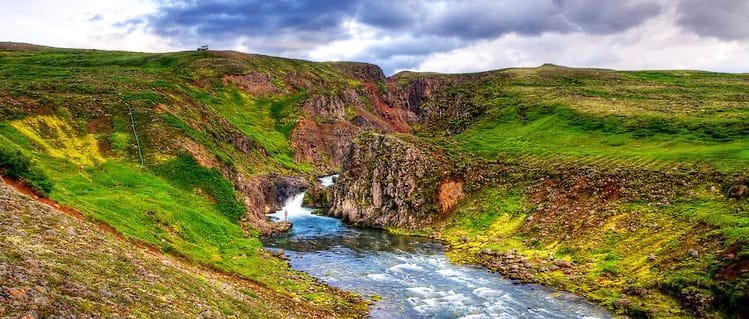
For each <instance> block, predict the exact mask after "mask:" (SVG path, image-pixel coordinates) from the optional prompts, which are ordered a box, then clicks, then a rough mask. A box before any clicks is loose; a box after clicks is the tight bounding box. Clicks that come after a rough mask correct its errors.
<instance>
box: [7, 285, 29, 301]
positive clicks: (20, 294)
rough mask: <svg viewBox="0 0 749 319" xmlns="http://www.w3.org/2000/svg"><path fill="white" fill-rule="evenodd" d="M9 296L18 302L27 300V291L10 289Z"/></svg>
mask: <svg viewBox="0 0 749 319" xmlns="http://www.w3.org/2000/svg"><path fill="white" fill-rule="evenodd" d="M8 294H9V295H10V297H11V298H13V299H16V300H20V299H26V289H23V288H10V289H8Z"/></svg>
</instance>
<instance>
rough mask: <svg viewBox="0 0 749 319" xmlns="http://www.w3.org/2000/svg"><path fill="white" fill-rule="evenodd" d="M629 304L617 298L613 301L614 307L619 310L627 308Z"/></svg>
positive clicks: (626, 300) (623, 299)
mask: <svg viewBox="0 0 749 319" xmlns="http://www.w3.org/2000/svg"><path fill="white" fill-rule="evenodd" d="M630 304H632V302H631V301H629V299H626V298H619V299H617V300H616V301H614V307H616V308H619V309H626V308H629V305H630Z"/></svg>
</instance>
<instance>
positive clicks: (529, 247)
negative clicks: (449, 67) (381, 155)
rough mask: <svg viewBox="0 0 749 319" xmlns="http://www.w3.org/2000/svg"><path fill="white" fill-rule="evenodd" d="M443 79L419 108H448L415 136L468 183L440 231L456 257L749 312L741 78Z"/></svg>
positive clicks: (568, 285) (667, 301)
mask: <svg viewBox="0 0 749 319" xmlns="http://www.w3.org/2000/svg"><path fill="white" fill-rule="evenodd" d="M406 76H407V77H419V76H425V77H450V76H447V75H418V74H407V75H406ZM452 77H458V78H460V80H459V83H458V84H457V85H455V86H452V87H450V88H448V89H447V90H446V92H445V93H444V94H443V95H442V96H435V98H434V99H432V100H431V101H429V102H427V103H426V104H425V107H426V108H432V109H435V108H436V109H440V107H441V108H443V110H442V112H445V113H450V112H452V113H454V114H457V116H453V117H448V118H443V119H441V120H442V122H436V123H437V125H436V126H435V127H436V128H438V130H434V129H430V128H429V127H425V128H423V129H422V130H421V132H419V135H420V136H422V137H423V138H425V139H428V140H432V141H434V142H435V143H436V144H438V145H441V146H442V147H444V148H445V149H446V150H447V151H448V152H449V153H451V154H452V155H451V156H452V159H453V161H454V162H455V165H456V167H457V169H456V173H455V174H456V175H458V176H463V177H464V179H465V180H466V199H464V200H463V201H462V202H461V204H459V205H458V208H457V209H456V210H455V212H454V213H453V214H452V215H450V216H449V217H447V218H446V219H445V220H444V221H443V222H442V223H441V224H440V225H439V226H440V227H438V231H437V233H436V235H437V236H440V237H441V238H442V239H444V240H445V241H446V242H447V244H448V245H449V247H450V249H451V252H450V255H451V257H452V258H453V260H455V261H458V262H471V263H482V264H484V265H486V266H488V267H489V268H491V269H494V270H497V271H499V272H501V273H503V274H504V275H505V276H508V277H511V278H515V279H518V280H522V281H533V282H541V283H545V284H549V285H552V286H556V287H559V288H562V289H565V290H569V291H573V292H577V293H581V294H583V295H585V296H587V297H589V298H591V299H592V300H595V301H597V302H599V303H601V304H603V305H605V306H607V307H608V308H610V309H612V310H615V311H617V312H618V313H621V314H628V315H630V316H635V317H659V318H660V317H693V316H697V317H711V318H713V317H714V318H720V317H731V318H736V317H743V316H747V315H749V310H748V309H747V308H746V304H747V302H749V288H748V287H749V203H748V202H747V196H748V195H749V191H748V190H749V175H747V172H749V76H747V75H743V74H717V73H710V72H696V71H652V72H651V71H647V72H620V71H611V70H596V69H570V68H564V67H557V66H552V65H545V66H542V67H539V68H532V69H508V70H500V71H493V72H487V73H482V74H473V75H457V76H452ZM455 98H458V99H460V100H461V101H462V103H461V104H460V105H455V104H454V103H453V104H450V103H448V102H447V101H449V100H450V99H455ZM451 108H452V109H451ZM456 110H457V111H456ZM467 110H470V111H467ZM444 128H448V130H444ZM445 132H447V133H445Z"/></svg>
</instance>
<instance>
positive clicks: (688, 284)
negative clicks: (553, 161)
mask: <svg viewBox="0 0 749 319" xmlns="http://www.w3.org/2000/svg"><path fill="white" fill-rule="evenodd" d="M710 186H711V185H707V186H706V185H699V186H698V187H695V188H694V189H693V191H692V192H691V194H689V195H687V196H684V197H682V198H680V199H679V201H678V202H677V203H674V204H669V205H649V204H645V203H642V202H637V201H633V202H619V203H617V204H615V205H613V206H609V208H608V209H607V213H602V214H598V213H596V214H592V215H591V214H583V215H582V216H581V215H580V214H576V213H573V212H571V211H566V212H565V213H564V214H567V216H568V217H566V219H564V218H563V219H561V220H555V219H553V218H552V217H550V216H548V215H545V214H544V212H543V211H541V210H542V209H543V208H541V207H542V206H543V205H553V203H549V202H544V201H542V202H538V201H535V202H534V201H533V200H531V194H528V193H525V192H523V190H522V189H521V188H518V187H517V186H506V187H499V188H494V187H492V188H486V189H484V190H482V191H480V192H477V193H475V194H472V195H470V196H469V197H468V198H467V199H466V200H464V201H463V203H462V205H461V206H460V208H459V209H458V210H457V211H456V212H455V213H454V214H453V215H452V216H451V217H450V218H449V219H448V220H446V221H445V222H444V224H443V225H442V228H441V230H440V231H441V236H442V239H443V240H444V241H445V242H446V244H447V245H448V246H449V249H450V251H449V252H448V256H449V257H450V258H451V260H453V261H455V262H459V263H484V264H486V265H488V266H489V267H490V268H492V265H495V264H493V261H492V260H493V259H496V258H495V257H491V254H495V253H500V254H504V253H508V252H510V251H512V253H515V252H516V253H517V255H519V256H522V257H524V258H526V259H527V260H529V261H530V266H527V267H528V271H529V273H530V274H531V275H530V276H529V277H527V278H526V277H522V276H520V277H518V278H517V279H519V280H523V281H532V282H539V283H543V284H546V285H551V286H555V287H558V288H561V289H564V290H567V291H572V292H575V293H580V294H582V295H585V296H586V297H588V298H590V299H591V300H594V301H596V302H598V303H600V304H602V305H604V306H607V307H608V308H610V309H612V310H614V311H617V312H619V313H622V314H628V315H632V316H637V317H639V316H650V317H658V318H661V317H685V318H686V317H691V316H693V315H695V314H699V315H702V316H718V317H721V316H722V315H721V313H720V311H721V309H720V308H718V309H717V310H716V309H712V310H711V309H704V308H700V309H689V308H687V309H686V310H685V309H684V306H683V305H682V303H683V300H681V301H680V300H679V299H680V298H686V297H685V296H684V295H685V294H687V292H689V291H690V289H697V290H698V291H700V293H701V294H702V296H706V298H709V299H710V300H714V299H724V301H725V302H727V303H728V304H729V305H731V304H732V306H731V307H740V306H741V305H740V302H741V301H740V300H742V299H741V298H743V297H741V296H742V294H744V293H745V292H741V289H744V288H743V286H742V282H745V280H746V279H745V278H744V279H741V280H744V281H726V279H725V278H722V275H720V274H719V272H721V269H723V267H726V264H731V263H732V262H735V261H736V260H737V259H739V258H745V257H742V256H746V255H747V253H749V251H747V250H746V248H740V249H739V250H738V251H736V250H735V249H734V247H743V246H741V245H743V243H744V241H745V240H746V238H748V237H746V236H747V235H748V234H747V230H749V228H748V226H749V216H747V215H746V214H745V213H736V211H737V210H740V209H741V208H740V207H742V206H741V203H736V202H731V201H725V200H724V199H722V198H721V197H722V195H720V193H719V192H717V191H715V190H714V188H712V189H713V191H711V190H710V189H711V187H710ZM580 195H581V196H584V195H582V194H580ZM581 206H582V205H581ZM560 209H561V208H560ZM571 209H575V208H571ZM579 209H581V210H582V209H588V208H584V207H580V208H579ZM577 218H579V219H594V220H595V223H593V224H592V225H590V224H586V222H585V221H582V220H575V219H577ZM534 219H536V220H534ZM559 223H571V224H572V225H578V226H573V227H571V228H570V229H571V230H570V231H565V232H561V233H557V234H551V235H548V236H543V235H539V233H540V232H542V229H551V228H554V227H556V226H559V225H558V224H559ZM736 245H739V246H736ZM487 254H489V255H487ZM728 254H731V255H728ZM560 260H562V261H567V262H569V263H570V265H571V266H570V267H571V268H568V269H565V268H560V267H555V266H553V265H556V264H558V263H559V262H558V261H560ZM510 266H511V265H510ZM499 271H500V272H503V271H502V270H499ZM508 275H509V276H510V277H513V276H512V275H513V274H508ZM690 296H691V295H690ZM703 306H704V305H703ZM706 308H709V307H706ZM734 309H736V308H734ZM734 311H735V310H734Z"/></svg>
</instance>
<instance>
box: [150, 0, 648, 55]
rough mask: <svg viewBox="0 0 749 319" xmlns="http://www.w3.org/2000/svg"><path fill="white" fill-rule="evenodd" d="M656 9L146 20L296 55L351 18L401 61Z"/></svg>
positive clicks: (186, 33) (316, 4) (284, 4)
mask: <svg viewBox="0 0 749 319" xmlns="http://www.w3.org/2000/svg"><path fill="white" fill-rule="evenodd" d="M659 12H661V5H659V4H658V3H656V2H653V0H640V1H629V0H628V1H624V0H623V1H598V0H526V1H509V0H504V1H500V0H473V1H445V0H441V1H440V0H431V1H414V0H371V1H366V0H329V1H313V0H310V1H302V0H297V1H294V0H278V1H241V2H229V1H220V0H213V1H190V2H177V3H174V2H170V3H166V4H165V5H164V6H162V7H161V9H160V10H159V12H158V13H157V14H154V15H152V16H149V17H147V18H146V21H147V25H148V27H149V28H150V29H151V30H152V31H154V32H155V33H156V34H159V35H162V36H167V37H169V38H170V39H172V40H173V41H177V42H179V43H182V44H186V45H187V44H189V45H196V44H199V43H215V44H219V46H220V45H221V44H229V43H237V41H243V43H247V44H251V45H248V47H249V48H251V50H253V51H258V52H259V53H268V54H286V55H293V56H296V57H304V56H305V54H306V52H309V50H312V49H314V48H316V47H319V46H323V45H326V44H329V43H331V42H333V41H336V40H345V39H348V38H349V37H351V35H350V34H348V33H347V32H346V28H345V25H344V23H345V22H346V21H356V22H357V23H359V24H363V25H367V26H369V27H372V28H374V32H376V34H375V37H376V38H377V39H384V40H383V41H379V42H378V43H376V44H374V45H373V47H370V48H367V49H368V51H369V52H368V53H367V54H368V58H370V59H374V61H371V62H376V63H378V62H380V63H383V62H384V63H387V64H392V65H395V63H396V62H394V61H399V62H397V63H405V64H402V65H400V67H409V66H412V65H409V64H408V63H407V62H406V61H418V58H420V57H423V56H426V55H428V54H430V53H435V52H445V51H449V50H452V49H454V48H457V47H460V46H464V45H469V44H471V43H473V42H475V41H480V40H489V39H494V38H496V37H499V36H502V35H504V34H508V33H517V34H520V35H526V36H528V35H540V34H543V33H546V32H559V33H568V32H583V33H590V34H610V33H616V32H620V31H622V30H626V29H628V28H631V27H634V26H636V25H639V24H640V23H642V22H643V21H645V20H646V19H648V18H651V17H653V16H655V15H657V14H658V13H659ZM240 39H241V40H240ZM396 57H397V58H396Z"/></svg>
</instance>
